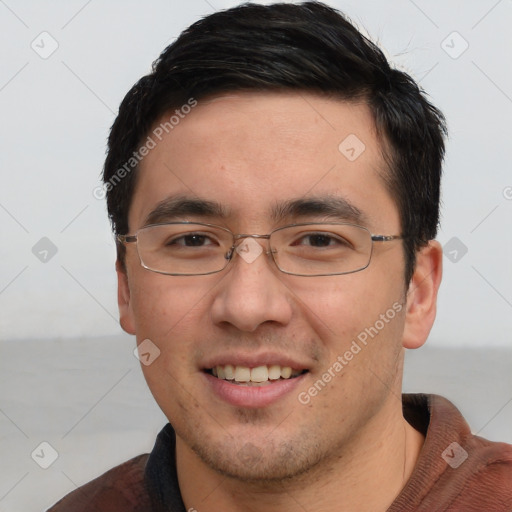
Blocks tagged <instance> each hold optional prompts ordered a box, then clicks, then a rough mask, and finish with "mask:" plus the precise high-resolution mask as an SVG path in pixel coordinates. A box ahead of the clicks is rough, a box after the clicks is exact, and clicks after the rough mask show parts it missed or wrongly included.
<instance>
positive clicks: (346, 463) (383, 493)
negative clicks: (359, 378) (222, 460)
mask: <svg viewBox="0 0 512 512" xmlns="http://www.w3.org/2000/svg"><path fill="white" fill-rule="evenodd" d="M423 441H424V438H423V435H422V434H420V433H419V432H417V431H416V430H415V429H414V428H413V427H411V426H410V425H409V424H408V423H407V422H406V420H405V419H404V418H403V416H402V404H401V401H400V400H397V399H396V397H394V396H391V399H390V401H389V403H388V404H387V405H386V406H385V407H384V408H383V409H382V410H381V411H380V412H379V414H378V415H377V416H375V417H374V418H372V420H371V421H370V422H369V423H368V424H367V425H365V428H364V429H362V430H361V431H360V432H358V434H357V435H356V436H355V437H354V438H353V439H352V440H351V443H350V446H349V447H339V449H337V450H333V455H332V456H331V457H330V458H329V460H324V461H322V463H320V464H318V465H317V466H315V467H313V468H311V469H310V470H309V471H308V472H307V473H305V474H303V475H301V476H299V477H296V478H294V479H290V480H286V481H279V482H277V483H276V482H245V481H240V480H236V479H232V478H228V477H226V476H223V475H220V474H218V473H217V472H215V471H214V470H213V469H211V468H210V467H208V466H207V465H206V464H205V463H204V462H203V461H202V460H201V459H199V457H197V455H196V454H195V453H194V452H192V451H191V450H190V449H189V448H188V447H187V446H186V445H185V444H184V443H183V441H182V440H181V439H180V438H179V437H177V439H176V459H177V461H176V462H177V469H178V480H179V485H180V490H181V494H182V496H183V500H184V503H185V505H186V510H195V509H197V510H198V511H199V512H217V511H218V510H225V511H226V512H242V511H244V512H245V511H247V510H251V511H254V512H260V511H261V512H277V511H279V512H292V511H293V512H295V511H296V510H297V509H299V510H300V509H303V510H323V511H325V512H334V511H336V512H347V511H353V510H357V511H358V512H370V511H371V512H379V511H382V512H385V511H386V510H387V509H388V508H389V506H390V505H391V504H392V502H393V501H394V500H395V498H396V497H397V496H398V494H399V493H400V491H401V490H402V488H403V487H404V485H405V483H406V482H407V480H408V479H409V477H410V475H411V473H412V471H413V469H414V466H415V464H416V462H417V460H418V457H419V453H420V450H421V447H422V445H423ZM197 482H201V485H200V486H198V485H197Z"/></svg>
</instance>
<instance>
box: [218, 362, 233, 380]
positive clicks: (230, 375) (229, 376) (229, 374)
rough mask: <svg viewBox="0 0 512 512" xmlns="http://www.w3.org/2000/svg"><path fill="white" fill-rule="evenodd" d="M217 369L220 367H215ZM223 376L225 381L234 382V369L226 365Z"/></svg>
mask: <svg viewBox="0 0 512 512" xmlns="http://www.w3.org/2000/svg"><path fill="white" fill-rule="evenodd" d="M217 368H220V366H217ZM224 375H225V376H226V377H225V378H226V379H227V380H234V379H235V369H234V368H233V366H232V365H230V364H227V365H226V366H224Z"/></svg>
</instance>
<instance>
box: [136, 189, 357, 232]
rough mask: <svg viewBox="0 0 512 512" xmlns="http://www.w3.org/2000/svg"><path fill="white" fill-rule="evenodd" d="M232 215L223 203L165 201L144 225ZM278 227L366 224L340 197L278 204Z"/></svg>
mask: <svg viewBox="0 0 512 512" xmlns="http://www.w3.org/2000/svg"><path fill="white" fill-rule="evenodd" d="M229 216H230V211H229V210H228V209H227V208H226V207H225V206H223V205H222V204H221V203H218V202H216V201H210V200H207V199H200V198H194V197H187V196H182V195H179V196H172V197H168V198H166V199H164V200H163V201H161V202H160V203H158V204H157V206H156V207H155V208H154V209H153V210H152V211H151V212H150V213H149V214H148V215H147V216H146V219H145V221H144V225H145V226H148V225H150V224H160V223H165V222H172V221H173V220H177V219H187V217H201V218H203V219H223V220H224V219H227V218H228V217H229ZM270 216H271V219H272V220H273V221H274V222H275V223H280V222H284V221H286V220H289V221H291V220H293V221H296V220H300V219H305V220H306V219H308V218H311V217H316V218H318V217H322V219H323V220H329V221H338V222H353V223H359V224H361V223H362V224H364V223H365V222H367V219H366V216H365V215H364V214H363V212H362V211H361V210H360V209H359V208H357V207H356V206H355V205H354V204H352V203H351V202H349V201H348V200H347V199H345V198H343V197H339V196H318V197H303V198H298V199H291V200H288V201H283V202H278V203H276V204H275V205H274V206H273V207H272V208H271V210H270Z"/></svg>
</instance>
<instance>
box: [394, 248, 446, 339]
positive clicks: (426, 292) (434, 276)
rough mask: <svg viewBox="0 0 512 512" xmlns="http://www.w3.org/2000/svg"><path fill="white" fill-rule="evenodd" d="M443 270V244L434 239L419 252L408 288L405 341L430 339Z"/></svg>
mask: <svg viewBox="0 0 512 512" xmlns="http://www.w3.org/2000/svg"><path fill="white" fill-rule="evenodd" d="M442 273H443V250H442V248H441V244H440V243H439V242H437V241H436V240H431V241H430V242H429V243H428V245H427V246H426V247H423V248H422V249H420V250H419V251H418V252H417V254H416V266H415V270H414V274H413V276H412V278H411V282H410V283H409V290H408V292H407V301H406V314H405V326H404V335H403V340H402V344H403V346H404V347H405V348H419V347H421V346H422V345H423V344H424V343H425V341H426V340H427V337H428V334H429V333H430V329H432V325H433V324H434V320H435V318H436V310H437V291H438V290H439V285H440V284H441V277H442Z"/></svg>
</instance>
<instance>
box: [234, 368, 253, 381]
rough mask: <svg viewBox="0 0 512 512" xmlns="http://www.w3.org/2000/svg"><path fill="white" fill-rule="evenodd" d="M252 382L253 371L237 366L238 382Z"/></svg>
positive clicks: (236, 376)
mask: <svg viewBox="0 0 512 512" xmlns="http://www.w3.org/2000/svg"><path fill="white" fill-rule="evenodd" d="M250 380H251V369H250V368H247V366H237V367H236V369H235V381H236V382H249V381H250Z"/></svg>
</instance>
